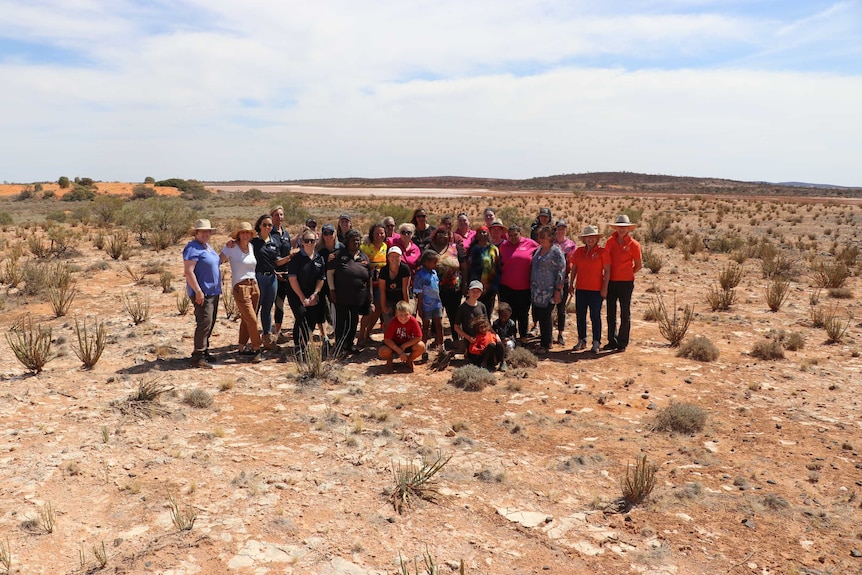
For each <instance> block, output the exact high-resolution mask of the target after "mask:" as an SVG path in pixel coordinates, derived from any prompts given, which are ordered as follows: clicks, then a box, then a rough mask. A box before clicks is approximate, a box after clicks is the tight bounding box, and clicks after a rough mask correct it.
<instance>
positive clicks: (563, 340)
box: [557, 334, 566, 345]
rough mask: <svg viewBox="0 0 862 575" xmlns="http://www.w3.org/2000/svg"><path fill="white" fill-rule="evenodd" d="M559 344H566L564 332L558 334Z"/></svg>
mask: <svg viewBox="0 0 862 575" xmlns="http://www.w3.org/2000/svg"><path fill="white" fill-rule="evenodd" d="M557 345H566V338H564V337H563V334H560V335H558V336H557Z"/></svg>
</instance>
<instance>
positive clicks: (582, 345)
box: [575, 339, 587, 351]
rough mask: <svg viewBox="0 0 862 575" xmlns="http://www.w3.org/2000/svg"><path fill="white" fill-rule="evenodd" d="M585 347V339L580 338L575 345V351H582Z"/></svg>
mask: <svg viewBox="0 0 862 575" xmlns="http://www.w3.org/2000/svg"><path fill="white" fill-rule="evenodd" d="M585 349H587V340H585V339H581V340H578V344H577V345H576V346H575V351H582V350H585Z"/></svg>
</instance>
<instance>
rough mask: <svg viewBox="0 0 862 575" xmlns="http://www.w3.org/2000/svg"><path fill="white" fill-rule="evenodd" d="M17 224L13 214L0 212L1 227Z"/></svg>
mask: <svg viewBox="0 0 862 575" xmlns="http://www.w3.org/2000/svg"><path fill="white" fill-rule="evenodd" d="M14 223H15V220H14V219H13V218H12V214H10V213H9V212H0V226H11V225H13V224H14Z"/></svg>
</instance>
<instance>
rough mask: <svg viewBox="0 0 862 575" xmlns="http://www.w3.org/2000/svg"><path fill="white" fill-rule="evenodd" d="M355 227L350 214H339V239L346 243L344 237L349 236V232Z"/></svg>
mask: <svg viewBox="0 0 862 575" xmlns="http://www.w3.org/2000/svg"><path fill="white" fill-rule="evenodd" d="M352 229H353V218H351V217H350V214H341V215H340V216H338V229H337V230H336V231H337V236H338V241H339V242H341V243H344V238H345V237H346V236H347V232H349V231H350V230H352Z"/></svg>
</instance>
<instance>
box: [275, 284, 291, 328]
mask: <svg viewBox="0 0 862 575" xmlns="http://www.w3.org/2000/svg"><path fill="white" fill-rule="evenodd" d="M292 291H293V290H292V289H291V287H290V282H289V281H287V278H285V279H283V280H282V279H281V278H280V277H279V280H278V288H277V291H276V292H275V312H274V313H273V316H274V317H273V320H274V321H273V323H277V324H278V325H281V323H282V322H283V321H284V301H285V299H287V297H288V294H290V293H291V292H292ZM288 304H289V305H290V302H289V301H288ZM290 309H291V310H293V306H292V305H291V307H290ZM275 335H278V334H275Z"/></svg>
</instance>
